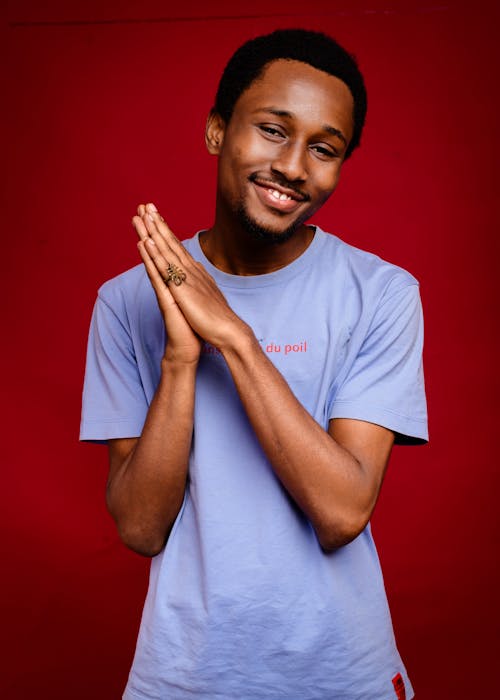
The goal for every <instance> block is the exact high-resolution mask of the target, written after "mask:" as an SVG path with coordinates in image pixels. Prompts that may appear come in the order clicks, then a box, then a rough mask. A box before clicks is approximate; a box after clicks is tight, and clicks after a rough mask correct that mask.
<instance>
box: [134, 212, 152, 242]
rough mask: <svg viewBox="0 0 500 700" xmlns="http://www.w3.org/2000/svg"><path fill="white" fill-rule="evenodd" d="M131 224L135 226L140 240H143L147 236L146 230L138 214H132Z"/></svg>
mask: <svg viewBox="0 0 500 700" xmlns="http://www.w3.org/2000/svg"><path fill="white" fill-rule="evenodd" d="M132 226H133V227H134V228H135V230H136V232H137V235H138V236H139V238H140V239H141V241H145V240H147V239H148V238H149V233H148V230H147V228H146V226H145V225H144V222H143V220H142V219H141V217H140V216H134V217H133V218H132Z"/></svg>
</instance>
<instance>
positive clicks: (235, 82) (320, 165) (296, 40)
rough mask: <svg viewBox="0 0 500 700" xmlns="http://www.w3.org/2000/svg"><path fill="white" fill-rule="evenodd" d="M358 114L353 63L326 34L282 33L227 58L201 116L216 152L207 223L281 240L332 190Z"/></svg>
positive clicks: (355, 134) (355, 135) (357, 130)
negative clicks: (212, 219) (211, 102)
mask: <svg viewBox="0 0 500 700" xmlns="http://www.w3.org/2000/svg"><path fill="white" fill-rule="evenodd" d="M365 113H366V93H365V90H364V85H363V79H362V77H361V74H360V72H359V70H358V68H357V66H356V63H355V62H354V60H353V59H352V58H351V57H350V56H349V54H347V53H346V52H345V51H344V49H342V48H341V47H339V46H338V44H337V43H336V42H334V41H333V40H332V39H330V38H329V37H326V36H324V35H323V34H318V33H316V32H308V31H303V30H283V31H279V32H274V33H273V34H271V35H269V36H264V37H259V38H257V39H254V40H252V41H250V42H247V43H246V44H244V45H243V46H242V47H241V48H240V49H239V50H238V51H237V52H236V53H235V54H234V56H233V57H232V58H231V60H230V61H229V63H228V65H227V67H226V69H225V71H224V74H223V76H222V79H221V82H220V85H219V89H218V92H217V97H216V102H215V106H214V108H213V109H212V110H211V113H210V115H209V117H208V121H207V129H206V142H207V148H208V150H209V152H210V153H211V154H213V155H217V156H218V157H219V163H218V187H217V206H216V228H219V229H220V228H223V229H226V230H227V231H231V232H233V235H234V233H235V232H236V231H237V230H241V231H244V232H245V234H250V235H251V236H252V237H253V238H254V239H255V238H257V239H259V240H261V241H267V242H272V243H284V242H285V241H287V240H289V239H290V238H291V237H292V236H294V234H295V233H296V232H298V231H301V232H302V238H304V239H305V238H307V235H308V233H307V229H305V228H304V224H305V222H306V221H307V220H308V219H309V218H310V217H311V216H313V215H314V213H315V212H316V211H317V210H318V209H319V208H320V207H321V206H322V205H323V204H324V203H325V202H326V200H327V199H328V198H329V197H330V195H331V194H332V192H333V191H334V190H335V188H336V186H337V183H338V180H339V176H340V171H341V167H342V164H343V162H344V161H345V159H346V157H347V156H348V155H349V154H350V153H351V152H352V150H353V148H354V147H355V146H356V145H357V144H358V143H359V139H360V134H361V129H362V126H363V121H364V117H365Z"/></svg>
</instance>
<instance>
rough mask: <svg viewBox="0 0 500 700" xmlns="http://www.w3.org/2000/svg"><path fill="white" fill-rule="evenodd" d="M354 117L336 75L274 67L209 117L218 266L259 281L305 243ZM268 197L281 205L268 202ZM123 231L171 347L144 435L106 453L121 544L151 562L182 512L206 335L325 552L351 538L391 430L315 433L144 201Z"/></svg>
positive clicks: (366, 511)
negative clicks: (128, 232)
mask: <svg viewBox="0 0 500 700" xmlns="http://www.w3.org/2000/svg"><path fill="white" fill-rule="evenodd" d="M352 108H353V103H352V97H351V95H350V92H349V90H348V88H347V87H346V86H345V85H344V84H343V83H342V82H341V81H340V80H338V79H337V78H334V77H332V76H329V75H327V74H325V73H323V72H321V71H318V70H316V69H315V68H312V67H310V66H308V65H306V64H302V63H299V62H296V61H275V62H273V63H271V64H270V65H269V66H268V67H267V69H266V70H265V72H264V74H263V76H262V77H261V78H260V79H259V80H258V81H256V82H255V83H253V84H252V85H251V86H250V87H249V88H248V89H247V90H246V91H245V92H244V93H243V94H242V96H241V97H240V99H239V100H238V102H237V103H236V106H235V110H234V113H233V116H232V118H231V120H230V122H229V124H227V125H226V124H224V122H223V121H222V119H221V118H220V117H219V116H218V115H217V114H211V115H209V118H208V121H207V130H206V142H207V148H208V150H209V152H210V153H212V154H214V155H216V156H218V158H219V168H218V187H217V199H216V211H215V221H214V224H213V226H212V227H211V228H210V229H209V230H208V231H207V232H206V233H205V235H204V237H203V238H202V240H201V244H202V247H203V250H204V252H205V254H206V255H207V257H208V258H209V259H210V261H211V262H212V263H213V264H214V265H216V266H217V267H219V268H220V269H222V270H224V271H225V272H230V273H233V274H240V275H254V274H262V273H267V272H271V271H273V270H276V269H279V268H280V267H283V266H285V265H287V264H289V263H290V262H291V261H292V260H294V259H295V258H297V257H298V256H299V255H300V254H301V253H302V252H303V251H304V250H305V249H306V248H307V246H308V245H309V243H310V242H311V240H312V235H313V232H312V229H310V228H309V227H307V226H306V225H305V222H306V221H307V220H308V219H309V217H310V216H312V214H313V213H314V212H315V211H317V209H318V208H319V207H320V206H321V205H322V204H323V203H324V202H325V201H326V199H327V198H328V197H329V196H330V195H331V194H332V192H333V191H334V189H335V187H336V185H337V182H338V179H339V175H340V170H341V166H342V162H343V158H344V154H345V150H346V148H347V145H348V143H349V139H350V138H351V135H352ZM272 191H275V192H278V193H279V194H281V195H283V194H286V195H287V196H290V197H291V199H281V200H279V199H278V200H277V199H276V197H275V196H274V195H272V194H271V192H272ZM133 224H134V227H135V229H136V231H137V234H138V236H139V243H138V249H139V253H140V255H141V257H142V260H143V262H144V265H145V267H146V270H147V273H148V275H149V278H150V280H151V284H152V285H153V288H154V290H155V292H156V295H157V299H158V304H159V307H160V310H161V312H162V315H163V318H164V321H165V325H166V329H167V336H168V341H167V346H166V348H165V354H164V358H163V360H162V367H161V370H162V372H161V380H160V384H159V386H158V389H157V392H156V394H155V397H154V399H153V402H152V404H151V407H150V409H149V412H148V415H147V419H146V423H145V426H144V430H143V433H142V435H141V437H140V438H131V439H119V440H111V441H110V444H109V455H110V472H109V479H108V487H107V504H108V508H109V510H110V512H111V514H112V515H113V517H114V518H115V521H116V523H117V526H118V530H119V532H120V535H121V537H122V539H123V541H124V542H125V543H126V544H127V545H128V546H129V547H131V548H132V549H134V550H135V551H137V552H139V553H142V554H145V555H149V556H152V555H155V554H157V553H158V552H159V551H161V549H162V547H163V546H164V544H165V542H166V539H167V538H168V534H169V532H170V529H171V527H172V524H173V522H174V520H175V518H176V516H177V514H178V512H179V509H180V507H181V504H182V499H183V494H184V490H185V485H186V477H187V468H188V458H189V450H190V445H191V439H192V432H193V406H194V393H195V375H196V367H197V363H198V359H199V355H200V349H201V342H200V339H203V340H205V341H207V342H209V343H211V344H212V345H213V346H215V347H217V348H219V350H220V351H221V352H222V354H223V356H224V358H225V360H226V362H227V365H228V367H229V370H230V372H231V374H232V377H233V379H234V382H235V385H236V388H237V390H238V393H239V396H240V399H241V401H242V404H243V406H244V408H245V411H246V413H247V416H248V419H249V421H250V423H251V425H252V427H253V429H254V431H255V434H256V436H257V438H258V440H259V442H260V444H261V445H262V448H263V449H264V451H265V453H266V455H267V457H268V459H269V461H270V463H271V464H272V466H273V468H274V470H275V472H276V474H277V476H278V478H279V479H280V480H281V482H282V484H283V486H284V487H285V488H286V489H287V491H288V492H289V494H290V495H291V496H292V498H293V499H294V500H295V502H296V503H297V505H298V506H299V507H300V508H301V509H302V511H303V512H304V514H305V515H306V516H307V518H308V519H309V520H310V522H311V524H312V525H313V527H314V530H315V532H316V534H317V537H318V540H319V542H320V544H321V546H322V547H323V549H324V550H325V551H326V552H328V551H331V550H333V549H335V548H337V547H339V546H342V545H344V544H346V543H348V542H350V541H351V540H352V539H354V538H355V537H356V536H357V535H358V534H359V533H360V532H361V531H362V530H363V528H364V527H365V526H366V524H367V522H368V520H369V518H370V516H371V513H372V511H373V508H374V506H375V503H376V500H377V497H378V494H379V490H380V487H381V484H382V480H383V476H384V473H385V469H386V466H387V462H388V459H389V455H390V451H391V448H392V444H393V440H394V435H393V433H392V432H391V431H389V430H387V429H386V428H383V427H381V426H377V425H374V424H372V423H367V422H364V421H357V420H350V419H335V420H333V421H331V422H330V425H329V429H328V432H327V431H325V430H323V428H322V427H321V426H320V425H318V423H316V421H315V420H314V419H313V418H312V417H311V416H310V415H309V414H308V413H307V411H306V410H305V409H304V408H303V407H302V405H301V404H300V403H299V402H298V401H297V399H296V398H295V396H294V395H293V393H292V392H291V390H290V388H289V387H288V385H287V383H286V381H285V379H284V378H283V377H282V376H281V374H280V373H279V372H278V370H277V369H276V368H275V367H274V365H273V364H272V362H271V361H270V360H269V359H268V357H267V355H266V354H265V353H264V352H263V350H262V348H261V346H260V344H259V343H258V341H257V340H256V338H255V336H254V334H253V332H252V329H251V328H250V327H249V326H248V325H247V324H245V323H244V322H243V321H242V320H241V319H240V318H239V317H238V316H237V315H236V314H235V313H234V312H233V311H232V309H231V308H230V307H229V305H228V304H227V302H226V300H225V298H224V296H223V295H222V293H221V292H220V290H219V289H218V288H217V285H216V284H215V282H214V280H213V278H212V277H211V276H210V275H209V274H208V273H207V272H206V271H205V269H204V268H203V267H202V266H201V265H200V264H199V263H197V262H196V261H194V260H193V259H192V257H191V256H190V255H189V253H188V252H187V251H186V250H185V248H184V246H183V245H182V244H181V243H180V242H179V241H178V240H177V238H176V237H175V235H174V234H173V233H172V231H171V230H170V229H169V228H168V225H167V224H166V223H165V222H164V221H163V218H162V217H161V216H160V214H159V213H158V212H157V211H156V208H155V207H154V205H152V204H148V205H140V206H139V208H138V213H137V216H135V217H134V219H133ZM256 231H257V232H258V235H256ZM279 241H281V242H279ZM169 263H173V264H174V265H176V266H177V267H180V268H181V269H182V270H184V271H185V273H186V280H185V281H184V282H183V283H182V284H181V285H180V286H176V285H174V284H172V283H170V284H169V285H168V286H167V285H166V284H165V282H164V281H163V278H162V275H163V276H164V275H165V270H166V268H167V265H168V264H169ZM174 401H175V406H174ZM304 464H307V465H308V466H307V469H304Z"/></svg>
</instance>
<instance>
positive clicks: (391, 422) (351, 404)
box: [329, 401, 429, 445]
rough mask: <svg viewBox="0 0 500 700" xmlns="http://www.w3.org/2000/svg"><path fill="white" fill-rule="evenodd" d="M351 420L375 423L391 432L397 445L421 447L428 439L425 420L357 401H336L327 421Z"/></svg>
mask: <svg viewBox="0 0 500 700" xmlns="http://www.w3.org/2000/svg"><path fill="white" fill-rule="evenodd" d="M333 418H352V419H354V420H364V421H367V422H368V423H375V424H376V425H381V426H382V427H384V428H388V429H389V430H392V431H393V432H394V433H395V435H396V439H395V443H396V444H398V445H421V444H425V443H426V442H427V441H428V439H429V434H428V430H427V420H426V418H410V417H408V416H403V415H401V414H399V413H396V412H395V411H392V410H391V409H387V408H383V407H381V406H369V405H367V404H364V403H358V402H357V401H337V402H335V404H334V406H333V408H332V410H331V411H330V416H329V419H330V420H332V419H333Z"/></svg>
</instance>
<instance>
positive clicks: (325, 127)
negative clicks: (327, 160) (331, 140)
mask: <svg viewBox="0 0 500 700" xmlns="http://www.w3.org/2000/svg"><path fill="white" fill-rule="evenodd" d="M256 112H267V113H268V114H274V115H275V116H276V117H285V118H287V119H293V116H294V115H293V114H292V113H291V112H288V111H287V110H285V109H275V108H274V107H262V108H261V109H257V110H256ZM323 130H324V131H326V132H327V133H328V134H331V135H332V136H336V137H337V138H339V139H340V140H341V141H343V142H344V144H345V145H346V146H347V139H346V137H345V136H344V134H343V133H342V132H341V131H340V129H336V128H335V127H334V126H330V125H329V124H323Z"/></svg>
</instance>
